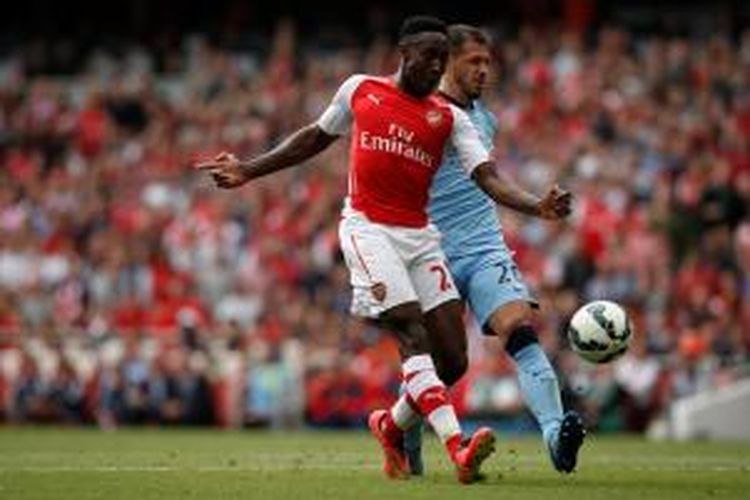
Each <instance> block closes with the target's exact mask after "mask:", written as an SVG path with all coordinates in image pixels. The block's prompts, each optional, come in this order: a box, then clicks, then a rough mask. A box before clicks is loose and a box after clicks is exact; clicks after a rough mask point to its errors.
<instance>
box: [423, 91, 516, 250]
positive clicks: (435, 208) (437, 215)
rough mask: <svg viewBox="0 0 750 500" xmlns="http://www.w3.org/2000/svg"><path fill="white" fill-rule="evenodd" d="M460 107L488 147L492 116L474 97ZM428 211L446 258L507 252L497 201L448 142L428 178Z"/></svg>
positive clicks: (492, 131) (493, 123)
mask: <svg viewBox="0 0 750 500" xmlns="http://www.w3.org/2000/svg"><path fill="white" fill-rule="evenodd" d="M464 111H466V113H467V114H468V115H469V118H470V119H471V121H472V123H474V126H475V127H476V129H477V131H478V132H479V136H480V138H481V139H482V143H483V144H484V145H485V147H486V148H487V149H488V150H491V149H492V147H493V141H494V137H495V131H496V130H497V120H496V119H495V116H494V115H493V114H492V113H491V112H490V111H489V110H488V109H487V108H486V107H485V106H484V105H483V104H482V102H481V101H478V100H477V101H474V102H473V103H472V106H471V107H470V108H465V109H464ZM428 211H429V215H430V218H431V220H432V222H433V223H434V224H435V225H436V226H437V228H438V229H439V230H440V232H441V233H442V235H443V238H442V240H441V245H442V247H443V251H444V252H445V254H446V256H447V257H448V259H453V258H457V257H462V256H465V255H471V254H477V253H485V252H489V251H494V252H497V251H498V250H501V251H504V252H506V253H507V254H508V255H509V256H510V252H509V250H508V247H507V245H506V244H505V240H504V239H503V236H502V232H501V227H500V219H499V218H498V215H497V205H496V204H495V202H494V201H492V200H491V199H490V198H489V197H488V196H487V195H486V194H485V193H484V191H482V190H481V189H480V188H479V186H477V184H476V183H475V182H474V181H473V180H472V179H471V178H470V177H469V176H468V175H467V173H466V171H465V170H464V169H463V168H462V167H461V163H460V160H459V158H458V154H457V153H456V150H455V148H453V147H452V146H448V149H447V150H446V151H445V155H444V156H443V163H442V164H441V165H440V168H439V169H438V171H437V174H436V175H435V178H434V180H433V182H432V187H431V189H430V205H429V208H428Z"/></svg>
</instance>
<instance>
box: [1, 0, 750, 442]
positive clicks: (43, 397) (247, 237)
mask: <svg viewBox="0 0 750 500" xmlns="http://www.w3.org/2000/svg"><path fill="white" fill-rule="evenodd" d="M482 4H483V3H482V2H476V3H475V4H471V3H468V4H462V5H458V4H456V2H444V1H430V2H425V1H422V2H419V1H411V2H410V1H402V2H399V3H398V4H397V5H392V4H390V3H388V2H375V3H372V4H370V5H366V6H362V5H358V4H355V3H352V4H351V6H349V7H346V6H343V7H342V6H340V5H339V6H336V7H334V5H333V2H330V3H328V2H322V1H319V2H311V3H309V4H307V5H305V6H301V5H299V4H298V5H296V6H294V5H293V4H292V2H283V1H279V2H271V3H268V4H265V3H263V4H260V3H255V2H241V1H213V2H201V1H186V0H182V1H180V2H177V1H175V0H166V1H160V2H149V1H147V0H136V1H132V2H103V3H102V2H98V3H87V2H53V1H46V0H28V1H26V2H13V3H10V4H7V5H4V6H3V9H2V11H3V15H2V18H1V19H0V422H5V423H13V424H22V423H55V424H70V425H79V424H80V425H89V426H100V427H102V428H105V429H112V428H116V427H118V426H125V425H139V424H143V425H206V426H217V427H273V428H278V427H303V426H304V427H342V428H348V427H352V428H357V427H361V426H362V425H363V423H364V419H365V416H366V415H367V413H368V411H369V410H370V409H373V408H375V407H382V406H384V405H386V404H387V403H389V402H390V401H392V399H393V397H394V395H395V394H396V391H397V388H398V385H399V378H398V376H399V361H398V356H397V352H396V348H395V344H394V342H393V341H392V339H391V338H390V336H389V335H388V334H387V333H382V332H379V331H377V330H374V329H371V328H369V327H366V326H364V325H362V324H361V323H360V322H358V321H356V320H354V319H352V318H350V317H349V315H348V306H349V298H350V290H349V285H348V273H347V270H346V267H345V266H344V264H343V262H342V258H341V256H340V254H339V251H338V244H337V241H336V238H337V236H336V225H337V222H338V213H339V210H340V207H341V203H342V199H343V197H344V195H345V192H346V172H347V147H346V145H347V141H346V140H342V141H338V143H336V144H335V145H334V146H333V147H332V148H331V149H330V150H329V151H327V152H326V153H325V154H323V155H321V156H320V157H318V158H316V159H314V160H313V161H311V162H309V164H308V165H306V166H304V167H302V168H299V169H293V170H291V171H288V172H285V173H283V174H281V175H275V176H273V177H271V178H268V179H264V180H262V181H260V182H257V183H255V184H253V185H250V186H248V187H245V188H243V189H241V190H238V191H232V192H223V191H218V190H216V189H214V188H213V187H212V186H211V184H210V182H208V180H207V179H206V178H205V177H203V176H199V175H196V173H195V172H193V171H192V170H191V168H190V164H191V162H192V161H194V160H195V159H196V158H206V157H210V156H212V155H214V154H216V153H217V152H219V151H221V150H228V151H233V152H235V153H237V154H238V155H239V156H241V157H247V156H250V155H253V154H257V153H260V152H262V151H264V150H266V149H268V148H269V147H270V146H272V145H274V144H275V143H277V141H278V140H279V139H280V138H282V137H284V136H285V135H286V134H288V133H289V132H291V131H293V130H294V129H296V128H297V127H299V126H301V125H304V124H307V123H309V122H310V121H312V120H314V119H316V118H317V117H318V115H319V114H320V113H321V112H322V110H323V109H324V107H325V105H326V104H327V102H328V100H329V99H330V98H331V97H332V94H333V92H334V91H335V89H336V88H337V87H338V85H339V84H340V83H341V82H342V81H343V80H344V79H345V78H346V77H347V76H348V75H350V74H351V73H355V72H366V73H373V74H386V73H391V72H393V71H394V70H395V68H396V64H397V60H398V55H397V53H396V52H395V50H394V34H395V32H396V30H397V28H398V25H399V24H400V22H401V20H402V19H403V18H404V17H405V16H406V15H409V14H414V13H431V14H436V15H439V16H442V17H443V18H444V19H445V20H446V21H448V22H469V23H476V24H479V25H481V26H482V27H484V28H485V29H486V30H487V31H488V32H489V33H490V34H491V35H492V36H493V40H494V47H493V49H494V53H495V55H496V58H497V65H496V73H495V75H494V77H493V80H492V84H491V85H490V87H489V88H488V89H487V91H486V93H485V99H486V102H487V104H488V106H489V107H490V109H492V110H493V111H494V112H495V113H497V116H498V118H499V124H500V131H499V134H498V136H497V140H496V144H495V147H496V155H497V158H498V164H499V168H502V169H504V170H506V171H507V172H509V173H510V174H512V175H513V176H514V177H515V178H516V179H518V181H519V182H520V183H521V184H522V185H524V186H526V187H527V188H528V189H530V190H532V191H534V192H537V193H541V192H542V191H543V190H544V189H545V188H546V187H547V186H549V185H550V184H551V183H553V182H556V181H559V182H560V183H561V184H562V185H563V186H565V187H566V188H568V189H570V190H572V191H573V192H574V193H575V196H576V204H575V213H574V216H573V217H572V218H571V220H570V221H569V222H568V223H565V224H558V223H548V222H542V221H538V220H532V219H528V218H526V217H523V216H519V215H517V214H514V213H512V212H510V211H508V210H505V211H503V212H502V221H503V228H504V234H505V237H506V240H507V241H508V243H509V244H510V246H511V247H512V248H513V250H514V251H515V252H516V254H515V256H516V259H517V262H518V263H519V267H520V269H521V270H522V272H523V274H524V276H525V278H526V280H527V281H528V283H529V285H530V287H531V288H532V289H533V290H534V292H535V293H536V295H537V296H538V298H539V299H540V301H541V304H542V311H541V314H540V316H539V326H540V331H541V341H542V344H543V346H544V348H545V350H546V351H547V352H548V354H549V355H550V357H551V358H552V359H553V362H554V365H555V367H556V369H557V370H558V373H559V374H560V380H561V384H562V386H563V388H564V398H565V402H566V405H569V406H575V407H577V408H578V409H580V410H581V411H582V412H584V414H585V416H586V419H587V422H588V424H589V425H590V426H591V427H592V428H594V429H597V430H598V431H601V432H604V431H613V432H614V431H628V432H650V433H651V434H652V435H669V433H670V415H671V413H672V412H673V408H674V407H673V404H674V403H675V402H676V401H681V400H683V398H689V397H691V396H695V395H700V394H704V393H707V394H711V393H714V392H716V391H719V390H721V389H722V388H724V387H732V386H736V385H737V384H738V383H742V382H741V381H742V379H743V378H747V377H748V375H750V4H748V3H746V2H742V1H739V0H737V1H713V2H708V1H706V2H702V3H701V2H698V3H696V4H694V5H691V6H689V7H686V6H683V5H681V2H668V1H665V2H656V3H654V2H647V1H635V2H609V1H604V0H564V1H553V0H525V1H521V0H517V1H509V2H497V3H496V4H495V5H493V6H490V7H486V6H484V5H482ZM595 298H606V299H610V300H614V301H618V302H620V303H622V304H624V305H625V306H626V307H627V309H628V311H629V313H630V315H631V317H632V320H633V322H634V324H635V339H634V343H633V345H632V347H631V349H630V352H629V353H628V354H627V355H626V356H625V357H624V358H622V359H621V360H619V361H617V362H616V363H613V364H610V365H605V366H593V365H589V364H586V363H584V362H583V361H581V360H579V359H578V358H577V357H576V356H575V355H574V354H572V353H571V351H570V350H569V349H568V347H567V341H566V338H565V333H564V332H565V325H566V321H567V320H568V318H569V317H570V315H571V314H572V312H573V311H574V310H575V309H576V308H577V307H578V306H579V305H581V304H582V303H583V302H585V301H588V300H591V299H595ZM467 322H468V325H469V334H470V359H471V368H470V371H469V373H468V375H467V376H466V377H464V379H463V380H462V381H461V383H459V385H458V386H457V387H455V388H454V393H455V398H456V403H457V407H458V409H459V411H460V413H461V414H462V415H463V416H464V417H465V418H467V419H471V420H473V421H476V422H479V421H489V422H491V423H493V425H495V426H497V427H499V428H502V429H505V430H509V431H518V432H522V431H529V430H532V429H534V424H533V421H532V420H531V419H530V417H529V415H528V414H527V413H526V411H525V409H524V406H523V402H522V400H521V397H520V392H519V390H518V387H517V385H516V380H515V375H514V369H513V366H512V364H511V363H510V362H509V359H508V358H507V356H506V355H505V354H504V352H503V350H502V349H501V348H500V346H499V345H498V344H497V342H496V341H492V340H487V339H483V338H482V337H481V336H480V335H479V334H478V329H477V328H476V325H475V324H474V323H473V320H472V319H471V318H467Z"/></svg>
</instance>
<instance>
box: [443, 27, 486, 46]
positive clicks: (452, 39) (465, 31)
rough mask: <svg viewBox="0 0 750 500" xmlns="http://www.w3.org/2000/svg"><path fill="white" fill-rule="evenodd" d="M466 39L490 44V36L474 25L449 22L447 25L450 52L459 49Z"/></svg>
mask: <svg viewBox="0 0 750 500" xmlns="http://www.w3.org/2000/svg"><path fill="white" fill-rule="evenodd" d="M468 41H472V42H476V43H478V44H481V45H490V37H489V36H488V35H487V33H485V32H484V31H482V30H481V29H479V28H477V27H476V26H471V25H468V24H451V25H450V26H448V44H449V45H450V50H451V52H452V53H456V52H458V51H459V50H461V47H463V45H464V44H465V43H466V42H468Z"/></svg>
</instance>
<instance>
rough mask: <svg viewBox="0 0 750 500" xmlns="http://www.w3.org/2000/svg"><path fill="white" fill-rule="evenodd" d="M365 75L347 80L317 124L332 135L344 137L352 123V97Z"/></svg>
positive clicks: (354, 76)
mask: <svg viewBox="0 0 750 500" xmlns="http://www.w3.org/2000/svg"><path fill="white" fill-rule="evenodd" d="M364 79H365V75H353V76H350V77H349V78H347V79H346V81H345V82H344V83H342V84H341V86H340V87H339V89H338V90H337V91H336V95H334V96H333V99H332V100H331V102H330V104H329V105H328V107H327V108H326V110H325V111H324V112H323V114H322V115H320V118H318V121H317V124H318V127H320V128H321V129H322V130H323V132H325V133H327V134H330V135H344V134H346V133H347V132H348V131H349V127H350V126H351V123H352V105H351V103H352V95H353V94H354V91H355V90H357V87H359V84H360V83H362V81H363V80H364Z"/></svg>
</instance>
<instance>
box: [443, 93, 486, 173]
mask: <svg viewBox="0 0 750 500" xmlns="http://www.w3.org/2000/svg"><path fill="white" fill-rule="evenodd" d="M451 111H452V112H453V131H452V133H451V141H452V143H453V147H454V148H456V152H457V153H458V158H459V160H460V161H461V166H463V168H464V170H466V173H468V174H469V175H471V173H472V172H473V171H474V169H475V168H477V167H478V166H479V165H481V164H482V163H486V162H488V161H490V153H489V151H488V150H487V148H486V147H485V146H484V144H482V140H481V139H480V137H479V132H477V129H476V128H474V124H473V123H471V119H469V116H468V115H467V114H466V112H464V111H463V110H462V109H459V108H458V107H456V106H451Z"/></svg>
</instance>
